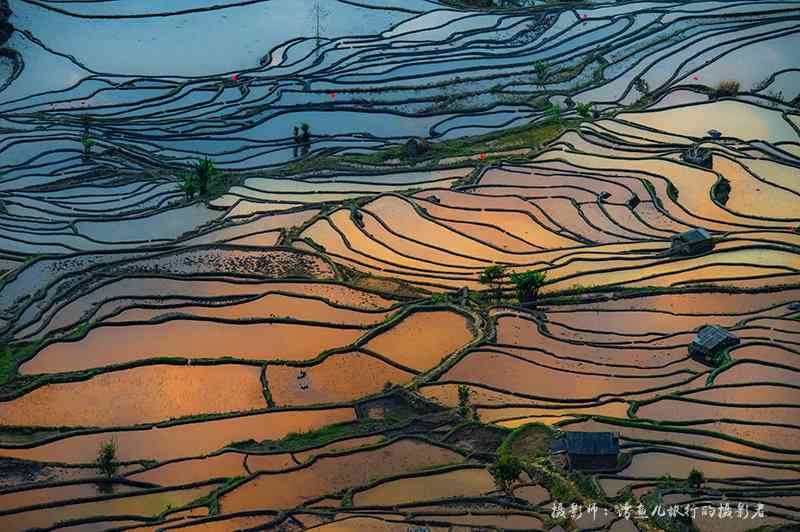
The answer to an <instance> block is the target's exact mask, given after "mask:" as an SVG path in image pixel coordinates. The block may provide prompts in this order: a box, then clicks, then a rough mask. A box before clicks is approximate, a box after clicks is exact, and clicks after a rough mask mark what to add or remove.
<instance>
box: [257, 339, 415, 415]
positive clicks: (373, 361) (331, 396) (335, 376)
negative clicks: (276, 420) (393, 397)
mask: <svg viewBox="0 0 800 532" xmlns="http://www.w3.org/2000/svg"><path fill="white" fill-rule="evenodd" d="M301 371H302V372H304V373H305V376H304V377H302V378H299V377H300V376H301V375H302V374H303V373H301ZM412 378H414V375H413V374H412V373H408V372H406V371H403V370H400V369H398V368H396V367H394V366H391V365H389V364H387V363H386V362H383V361H381V360H379V359H377V358H375V357H372V356H370V355H366V354H363V353H358V352H347V353H341V354H337V355H333V356H329V357H327V358H326V359H325V360H324V361H323V362H321V363H319V364H316V365H314V366H309V367H304V368H296V367H291V366H269V367H268V368H267V382H268V386H269V389H270V392H271V393H272V398H273V400H274V401H275V404H276V405H278V406H294V405H311V404H325V403H338V402H344V401H351V400H353V399H357V398H359V397H363V396H365V395H371V394H373V393H375V392H379V391H380V390H381V389H382V388H383V385H384V384H385V383H387V382H391V383H394V384H405V383H406V382H409V381H410V380H411V379H412Z"/></svg>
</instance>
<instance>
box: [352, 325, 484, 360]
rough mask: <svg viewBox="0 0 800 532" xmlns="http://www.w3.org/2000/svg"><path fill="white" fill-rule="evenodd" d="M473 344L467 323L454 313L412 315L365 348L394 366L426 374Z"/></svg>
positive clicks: (367, 344)
mask: <svg viewBox="0 0 800 532" xmlns="http://www.w3.org/2000/svg"><path fill="white" fill-rule="evenodd" d="M470 340H472V332H471V331H470V329H469V322H468V321H467V319H466V318H465V317H464V316H462V315H460V314H456V313H455V312H448V311H432V312H428V311H425V312H415V313H413V314H411V315H410V316H408V317H406V318H405V319H404V320H403V321H401V322H400V323H399V324H397V325H395V326H394V327H392V328H391V329H389V330H388V331H386V332H384V333H383V334H380V335H379V336H377V337H375V338H373V339H372V340H370V341H369V342H367V343H366V345H365V346H364V347H366V348H367V349H371V350H372V351H375V352H377V353H380V354H382V355H384V356H386V357H388V358H391V359H392V360H394V361H395V362H398V363H399V364H402V365H404V366H407V367H409V368H413V369H416V370H418V371H427V370H429V369H431V368H433V367H434V366H435V365H436V364H438V363H439V362H440V361H441V360H442V359H443V358H444V357H446V356H447V355H448V354H450V353H452V352H454V351H456V350H457V349H458V348H460V347H462V346H464V345H466V344H467V343H469V342H470Z"/></svg>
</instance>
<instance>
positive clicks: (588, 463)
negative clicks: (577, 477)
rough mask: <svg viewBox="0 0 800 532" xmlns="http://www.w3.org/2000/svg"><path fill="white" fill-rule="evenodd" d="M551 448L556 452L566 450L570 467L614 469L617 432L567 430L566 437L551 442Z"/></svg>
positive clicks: (617, 446)
mask: <svg viewBox="0 0 800 532" xmlns="http://www.w3.org/2000/svg"><path fill="white" fill-rule="evenodd" d="M551 450H552V451H553V452H556V453H557V452H564V451H566V453H567V457H568V458H569V466H570V467H571V468H572V469H578V470H583V471H586V470H608V469H616V467H617V455H618V454H619V434H617V433H616V432H567V435H566V438H563V439H561V440H556V441H555V442H553V445H552V447H551Z"/></svg>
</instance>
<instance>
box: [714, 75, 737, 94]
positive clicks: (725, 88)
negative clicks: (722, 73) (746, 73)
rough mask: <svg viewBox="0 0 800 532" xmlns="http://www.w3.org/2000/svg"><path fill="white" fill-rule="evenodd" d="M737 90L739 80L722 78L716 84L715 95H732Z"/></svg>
mask: <svg viewBox="0 0 800 532" xmlns="http://www.w3.org/2000/svg"><path fill="white" fill-rule="evenodd" d="M738 92H739V82H738V81H736V80H735V79H723V80H722V81H720V82H719V84H718V85H717V96H733V95H735V94H737V93H738Z"/></svg>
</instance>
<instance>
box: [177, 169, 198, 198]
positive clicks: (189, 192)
mask: <svg viewBox="0 0 800 532" xmlns="http://www.w3.org/2000/svg"><path fill="white" fill-rule="evenodd" d="M178 187H180V189H181V190H182V191H183V192H184V194H186V197H187V198H188V199H192V198H194V195H195V194H197V191H198V186H197V177H196V176H195V175H194V174H184V175H183V177H181V180H180V182H178Z"/></svg>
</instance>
